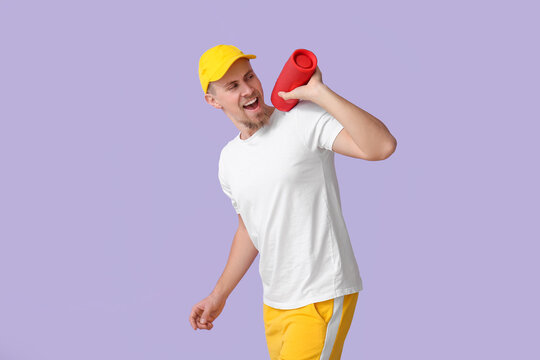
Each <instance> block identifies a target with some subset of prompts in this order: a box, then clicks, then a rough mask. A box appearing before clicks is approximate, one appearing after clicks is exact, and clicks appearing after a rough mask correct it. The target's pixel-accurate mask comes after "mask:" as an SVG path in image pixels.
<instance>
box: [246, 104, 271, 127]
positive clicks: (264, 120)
mask: <svg viewBox="0 0 540 360" xmlns="http://www.w3.org/2000/svg"><path fill="white" fill-rule="evenodd" d="M272 110H273V109H272V108H270V107H264V108H263V110H262V111H261V112H259V113H258V114H257V115H255V120H251V119H249V118H245V119H244V120H240V123H241V124H242V125H244V126H245V127H246V128H248V129H250V130H255V131H257V130H259V129H261V128H263V127H264V126H265V125H267V124H268V119H270V115H272Z"/></svg>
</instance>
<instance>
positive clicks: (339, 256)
mask: <svg viewBox="0 0 540 360" xmlns="http://www.w3.org/2000/svg"><path fill="white" fill-rule="evenodd" d="M341 129H343V125H341V124H340V123H339V121H337V120H336V119H335V118H334V117H332V116H331V115H330V114H329V113H327V112H326V111H325V110H324V109H323V108H321V107H320V106H318V105H317V104H315V103H313V102H310V101H300V102H299V103H298V104H297V105H296V106H295V107H294V108H293V109H292V110H290V111H289V112H282V111H279V110H278V109H275V110H274V112H273V113H272V115H271V116H270V120H269V123H268V124H267V125H265V126H264V127H262V128H260V129H259V130H257V131H256V132H255V133H254V134H253V135H251V136H250V137H249V138H247V139H245V140H242V139H240V133H239V134H238V135H237V136H236V137H235V138H234V139H233V140H231V141H229V142H228V143H227V145H225V146H224V147H223V149H222V150H221V154H220V158H219V171H218V176H219V180H220V183H221V186H222V189H223V191H224V192H225V194H226V195H227V196H228V197H229V198H230V199H231V201H232V205H233V207H234V209H235V210H236V212H237V213H238V214H240V215H241V216H242V219H243V221H244V224H245V225H246V229H247V231H248V234H249V236H250V238H251V240H252V241H253V244H254V245H255V248H257V250H258V251H259V273H260V276H261V280H262V283H263V302H264V303H265V304H266V305H268V306H271V307H274V308H278V309H294V308H298V307H302V306H305V305H307V304H310V303H313V302H318V301H324V300H328V299H332V298H335V297H338V296H341V295H347V294H351V293H355V292H358V291H360V290H362V279H361V277H360V272H359V270H358V265H357V263H356V259H355V257H354V253H353V249H352V246H351V243H350V239H349V234H348V231H347V228H346V226H345V221H344V219H343V215H342V212H341V200H340V195H339V187H338V181H337V177H336V170H335V167H334V153H333V152H332V144H333V142H334V140H335V138H336V137H337V135H338V133H339V132H340V131H341Z"/></svg>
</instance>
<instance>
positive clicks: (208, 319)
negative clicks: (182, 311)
mask: <svg viewBox="0 0 540 360" xmlns="http://www.w3.org/2000/svg"><path fill="white" fill-rule="evenodd" d="M225 302H226V298H224V297H220V296H217V295H214V294H210V295H208V296H207V297H206V298H205V299H203V300H201V301H199V302H198V303H197V304H195V306H193V308H192V309H191V314H190V315H189V322H190V323H191V327H192V328H193V330H197V329H205V330H210V329H212V328H213V327H214V324H212V322H213V321H214V320H215V319H216V318H217V317H218V316H219V314H221V311H222V310H223V307H224V306H225Z"/></svg>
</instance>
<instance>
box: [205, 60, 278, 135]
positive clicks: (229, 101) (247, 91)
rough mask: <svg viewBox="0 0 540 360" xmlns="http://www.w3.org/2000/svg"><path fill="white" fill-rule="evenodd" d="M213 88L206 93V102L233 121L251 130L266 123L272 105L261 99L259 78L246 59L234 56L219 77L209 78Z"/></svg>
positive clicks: (261, 90)
mask: <svg viewBox="0 0 540 360" xmlns="http://www.w3.org/2000/svg"><path fill="white" fill-rule="evenodd" d="M212 88H213V90H214V92H215V95H212V94H206V95H205V98H206V100H207V102H208V103H210V104H211V105H212V106H214V107H216V108H218V109H223V111H224V112H225V114H227V116H228V117H229V118H231V119H233V121H236V122H238V123H240V124H242V125H244V126H245V127H246V128H248V129H251V130H258V129H259V128H261V127H262V126H264V125H265V124H266V121H267V120H268V118H269V117H270V114H271V111H270V110H272V108H270V107H269V106H267V105H266V104H265V103H264V94H263V89H262V85H261V82H260V81H259V78H257V76H256V75H255V73H254V72H253V69H252V68H251V64H250V63H249V60H248V59H245V58H240V59H238V60H236V61H235V62H234V63H233V64H232V65H231V67H230V68H229V70H228V71H227V73H225V75H224V76H223V77H222V78H221V79H219V80H217V81H214V82H212ZM253 100H255V102H253ZM246 104H249V105H247V106H245V105H246ZM269 111H270V113H269Z"/></svg>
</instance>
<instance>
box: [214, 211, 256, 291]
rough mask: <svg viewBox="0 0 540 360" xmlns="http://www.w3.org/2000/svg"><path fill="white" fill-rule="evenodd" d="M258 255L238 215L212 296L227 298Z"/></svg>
mask: <svg viewBox="0 0 540 360" xmlns="http://www.w3.org/2000/svg"><path fill="white" fill-rule="evenodd" d="M258 253H259V251H258V250H257V249H256V248H255V246H254V245H253V242H252V241H251V238H250V237H249V234H248V232H247V229H246V225H245V224H244V221H243V220H242V217H241V216H240V214H238V229H237V230H236V234H235V235H234V239H233V243H232V246H231V251H230V252H229V259H228V260H227V265H225V269H224V270H223V274H222V275H221V277H220V278H219V280H218V282H217V284H216V286H215V287H214V290H213V291H212V294H213V295H216V296H218V297H222V298H225V299H226V298H228V297H229V295H230V293H231V292H232V291H233V290H234V288H235V287H236V285H237V284H238V283H239V282H240V280H241V279H242V277H243V276H244V274H245V273H246V272H247V270H248V269H249V267H250V266H251V264H252V263H253V260H255V258H256V257H257V254H258Z"/></svg>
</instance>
